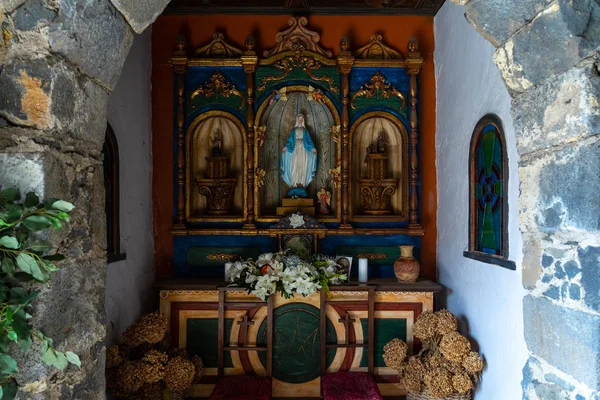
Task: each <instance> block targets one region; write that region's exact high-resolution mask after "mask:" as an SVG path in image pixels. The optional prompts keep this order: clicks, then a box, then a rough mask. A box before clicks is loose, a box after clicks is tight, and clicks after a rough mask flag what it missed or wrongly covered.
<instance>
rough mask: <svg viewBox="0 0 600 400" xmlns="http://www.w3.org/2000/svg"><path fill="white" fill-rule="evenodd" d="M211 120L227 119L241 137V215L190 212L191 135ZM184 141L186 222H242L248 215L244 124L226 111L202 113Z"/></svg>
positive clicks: (246, 149)
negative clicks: (199, 214) (195, 213)
mask: <svg viewBox="0 0 600 400" xmlns="http://www.w3.org/2000/svg"><path fill="white" fill-rule="evenodd" d="M211 118H224V119H227V120H229V121H231V122H233V124H234V125H235V126H236V127H237V128H238V130H239V132H240V133H241V135H242V141H243V143H242V148H243V150H242V168H241V169H242V176H243V178H242V179H243V181H242V189H243V193H242V215H239V214H238V215H224V216H219V217H216V216H209V215H203V216H193V215H192V210H191V203H192V193H191V192H192V188H193V187H194V185H193V184H192V180H193V179H194V171H192V169H193V167H194V163H193V162H192V157H193V146H192V140H193V133H194V132H195V131H196V129H197V128H198V127H200V126H201V125H202V124H203V123H204V122H206V121H208V120H209V119H211ZM185 135H186V139H185V147H186V163H185V164H186V171H185V174H186V187H185V189H186V190H185V218H186V221H187V222H244V221H245V220H246V218H247V215H248V185H247V169H248V168H246V164H247V159H248V146H247V133H246V128H245V127H244V124H243V123H242V122H241V121H240V120H239V119H238V118H237V117H236V116H235V115H233V114H231V113H229V112H226V111H219V110H211V111H207V112H204V113H202V114H200V115H199V116H197V117H196V118H195V119H194V120H193V121H192V123H191V124H190V126H189V127H188V129H187V131H186V134H185Z"/></svg>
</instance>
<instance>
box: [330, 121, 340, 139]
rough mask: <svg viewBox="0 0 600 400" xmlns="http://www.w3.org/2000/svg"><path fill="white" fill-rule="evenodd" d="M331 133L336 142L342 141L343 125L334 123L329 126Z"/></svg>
mask: <svg viewBox="0 0 600 400" xmlns="http://www.w3.org/2000/svg"><path fill="white" fill-rule="evenodd" d="M329 133H330V134H331V138H332V139H333V141H334V142H335V143H338V142H339V141H340V134H341V133H342V126H341V125H334V126H332V127H331V128H329Z"/></svg>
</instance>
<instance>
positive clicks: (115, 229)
mask: <svg viewBox="0 0 600 400" xmlns="http://www.w3.org/2000/svg"><path fill="white" fill-rule="evenodd" d="M102 154H103V169H104V189H105V194H104V199H105V204H104V211H105V214H106V261H107V263H108V264H110V263H113V262H117V261H122V260H125V259H126V258H127V255H126V254H125V253H123V252H121V221H120V216H121V214H120V211H121V209H120V208H121V205H120V195H121V187H120V179H119V173H120V171H119V144H118V142H117V137H116V136H115V132H114V130H113V129H112V127H111V126H110V124H106V134H105V136H104V144H103V146H102ZM107 166H108V171H107ZM107 178H108V179H110V185H111V188H112V190H109V189H110V188H109V183H108V182H107Z"/></svg>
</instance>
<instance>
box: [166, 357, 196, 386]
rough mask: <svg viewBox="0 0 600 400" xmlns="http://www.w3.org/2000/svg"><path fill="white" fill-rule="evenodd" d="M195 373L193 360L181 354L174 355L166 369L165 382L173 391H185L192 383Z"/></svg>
mask: <svg viewBox="0 0 600 400" xmlns="http://www.w3.org/2000/svg"><path fill="white" fill-rule="evenodd" d="M195 374H196V370H195V368H194V364H193V363H192V362H191V361H189V360H186V359H185V358H183V357H180V356H177V357H173V358H172V359H170V360H169V362H168V363H167V367H166V369H165V378H164V380H165V384H166V385H167V388H169V389H170V390H171V391H173V392H176V393H179V392H183V391H184V390H186V389H187V388H189V387H190V386H191V385H192V382H193V380H194V376H195Z"/></svg>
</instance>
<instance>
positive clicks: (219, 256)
mask: <svg viewBox="0 0 600 400" xmlns="http://www.w3.org/2000/svg"><path fill="white" fill-rule="evenodd" d="M239 258H240V255H239V254H235V253H211V254H208V255H207V256H206V259H207V260H208V261H233V260H238V259H239Z"/></svg>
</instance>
